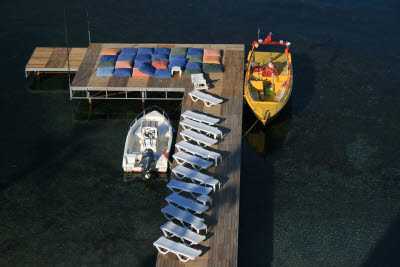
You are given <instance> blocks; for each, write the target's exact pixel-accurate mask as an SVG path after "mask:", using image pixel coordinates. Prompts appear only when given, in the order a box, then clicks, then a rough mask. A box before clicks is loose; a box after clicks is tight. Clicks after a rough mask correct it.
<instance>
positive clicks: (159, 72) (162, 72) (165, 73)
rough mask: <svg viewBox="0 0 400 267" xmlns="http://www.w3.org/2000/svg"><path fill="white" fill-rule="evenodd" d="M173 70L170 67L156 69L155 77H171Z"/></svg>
mask: <svg viewBox="0 0 400 267" xmlns="http://www.w3.org/2000/svg"><path fill="white" fill-rule="evenodd" d="M171 77H172V75H171V70H170V69H156V71H155V72H154V78H171Z"/></svg>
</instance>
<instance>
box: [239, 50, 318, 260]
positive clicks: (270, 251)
mask: <svg viewBox="0 0 400 267" xmlns="http://www.w3.org/2000/svg"><path fill="white" fill-rule="evenodd" d="M292 57H293V64H294V75H293V76H294V78H293V92H292V95H291V98H290V99H289V100H288V102H287V104H286V105H285V107H284V108H283V109H282V110H281V112H280V113H279V114H278V115H277V116H276V117H275V118H274V119H273V120H271V121H270V122H269V123H267V124H266V126H264V125H262V123H260V122H258V123H256V124H255V125H254V123H255V122H256V120H257V118H256V117H255V116H253V114H252V111H251V109H250V108H249V106H248V105H247V104H245V107H244V113H243V118H251V119H244V120H243V134H244V133H246V132H247V131H248V130H249V129H250V130H249V132H248V133H247V134H246V136H245V137H244V138H243V142H242V159H243V160H242V171H241V181H242V182H241V189H240V191H241V193H240V195H241V198H240V227H239V266H271V265H273V264H274V261H276V260H277V259H274V241H273V240H274V229H275V230H276V229H278V226H274V225H275V224H276V222H275V221H274V212H276V211H275V210H274V208H275V206H276V204H275V183H276V182H275V181H276V179H277V177H276V171H275V170H274V166H275V165H276V163H277V162H278V160H279V157H278V155H277V154H278V153H277V152H278V151H279V150H280V149H281V148H282V147H283V146H285V144H287V143H288V142H290V140H291V137H292V123H293V119H294V118H296V117H297V114H300V113H302V112H303V111H304V110H305V109H306V107H307V106H308V105H309V103H310V101H311V99H312V97H313V95H314V91H315V87H314V83H315V81H314V78H315V68H314V66H313V63H312V61H311V60H310V58H309V57H308V56H307V55H305V54H296V53H294V54H293V56H292ZM253 126H254V127H253ZM251 127H253V128H252V129H251ZM260 211H262V212H261V213H260ZM257 243H259V244H263V245H262V246H254V244H257ZM254 255H262V256H261V257H254ZM275 263H277V262H275Z"/></svg>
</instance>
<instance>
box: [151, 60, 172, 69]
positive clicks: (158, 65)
mask: <svg viewBox="0 0 400 267" xmlns="http://www.w3.org/2000/svg"><path fill="white" fill-rule="evenodd" d="M151 65H153V67H154V68H156V69H168V61H153V62H151Z"/></svg>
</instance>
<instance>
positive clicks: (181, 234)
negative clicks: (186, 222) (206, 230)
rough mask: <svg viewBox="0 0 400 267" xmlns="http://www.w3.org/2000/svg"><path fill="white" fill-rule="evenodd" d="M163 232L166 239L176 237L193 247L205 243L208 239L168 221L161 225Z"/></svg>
mask: <svg viewBox="0 0 400 267" xmlns="http://www.w3.org/2000/svg"><path fill="white" fill-rule="evenodd" d="M160 229H161V231H163V233H164V235H165V236H166V237H171V236H176V237H178V238H180V239H181V240H182V242H183V243H185V244H187V245H189V246H191V245H193V244H195V245H197V244H199V243H200V242H202V241H204V239H206V237H205V236H204V235H200V234H197V233H195V232H193V231H192V230H190V229H188V228H186V227H182V226H180V225H177V224H175V223H173V222H171V221H168V222H166V223H164V224H163V225H161V227H160Z"/></svg>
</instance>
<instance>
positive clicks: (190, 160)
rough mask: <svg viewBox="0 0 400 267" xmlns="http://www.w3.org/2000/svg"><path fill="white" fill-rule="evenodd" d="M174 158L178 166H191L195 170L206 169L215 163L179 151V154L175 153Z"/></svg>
mask: <svg viewBox="0 0 400 267" xmlns="http://www.w3.org/2000/svg"><path fill="white" fill-rule="evenodd" d="M172 157H173V158H174V159H175V160H176V162H178V164H180V165H182V164H185V163H187V164H190V166H192V167H193V169H195V170H202V169H206V168H208V167H210V166H211V165H213V162H211V161H208V160H205V159H202V158H199V157H197V156H193V155H191V154H188V153H186V152H183V151H178V153H175V154H174V155H173V156H172Z"/></svg>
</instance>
